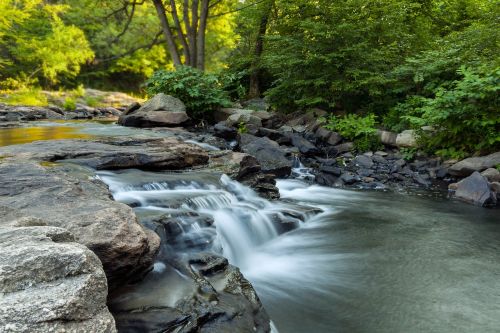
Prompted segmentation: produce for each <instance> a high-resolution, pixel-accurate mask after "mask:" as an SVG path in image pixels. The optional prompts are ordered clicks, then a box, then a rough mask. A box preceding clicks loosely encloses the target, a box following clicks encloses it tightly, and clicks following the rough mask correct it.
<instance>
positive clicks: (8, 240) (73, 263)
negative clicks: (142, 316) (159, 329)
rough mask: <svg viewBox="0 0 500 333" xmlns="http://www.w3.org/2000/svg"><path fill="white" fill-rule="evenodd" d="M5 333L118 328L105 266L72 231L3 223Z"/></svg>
mask: <svg viewBox="0 0 500 333" xmlns="http://www.w3.org/2000/svg"><path fill="white" fill-rule="evenodd" d="M0 253H2V255H1V256H0V295H1V297H0V331H1V332H34V333H37V332H40V333H44V332H96V333H112V332H116V329H115V321H114V318H113V317H112V316H111V313H110V312H109V310H108V308H107V307H106V298H107V291H108V290H107V282H106V275H105V274H104V271H103V268H102V264H101V262H100V261H99V259H98V258H97V256H96V255H95V254H94V253H92V251H90V250H89V249H87V248H86V247H85V246H83V245H81V244H78V243H76V242H75V240H74V237H73V235H71V234H70V233H69V232H68V231H67V230H65V229H61V228H54V227H46V226H35V227H21V228H17V227H14V228H11V227H0Z"/></svg>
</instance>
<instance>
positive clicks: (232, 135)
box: [214, 122, 238, 140]
mask: <svg viewBox="0 0 500 333" xmlns="http://www.w3.org/2000/svg"><path fill="white" fill-rule="evenodd" d="M214 132H215V133H214V135H215V136H217V137H219V138H223V139H225V140H235V139H236V137H237V136H238V131H237V130H236V128H234V127H228V126H226V125H225V123H223V122H220V123H217V124H216V125H215V126H214Z"/></svg>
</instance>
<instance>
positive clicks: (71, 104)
mask: <svg viewBox="0 0 500 333" xmlns="http://www.w3.org/2000/svg"><path fill="white" fill-rule="evenodd" d="M63 108H64V110H66V111H74V110H75V109H76V101H75V100H74V99H73V98H71V97H66V99H65V100H64V104H63Z"/></svg>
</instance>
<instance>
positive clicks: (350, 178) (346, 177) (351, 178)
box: [340, 172, 361, 185]
mask: <svg viewBox="0 0 500 333" xmlns="http://www.w3.org/2000/svg"><path fill="white" fill-rule="evenodd" d="M340 179H341V180H342V181H343V182H344V184H346V185H352V184H355V183H357V182H359V181H360V180H361V179H360V178H359V176H357V175H354V174H352V173H350V172H346V173H343V174H342V176H340Z"/></svg>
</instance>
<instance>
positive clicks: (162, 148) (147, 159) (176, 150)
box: [0, 138, 208, 170]
mask: <svg viewBox="0 0 500 333" xmlns="http://www.w3.org/2000/svg"><path fill="white" fill-rule="evenodd" d="M75 147H78V149H75ZM1 155H11V156H13V155H18V156H20V157H21V156H22V157H23V158H28V159H34V160H38V161H50V162H56V161H65V162H71V163H76V164H80V165H84V166H87V167H91V168H93V169H96V170H103V169H106V170H111V169H113V170H116V169H127V168H138V169H143V170H178V169H183V168H187V167H192V166H195V165H202V164H206V163H207V162H208V154H207V153H206V152H205V151H203V150H202V149H201V148H200V147H198V146H196V145H193V144H188V143H183V142H181V141H179V140H177V139H175V138H164V139H133V138H129V139H124V138H116V139H106V140H103V141H101V142H98V141H90V140H57V141H37V142H32V143H29V144H24V145H14V146H6V147H1V148H0V156H1Z"/></svg>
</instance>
